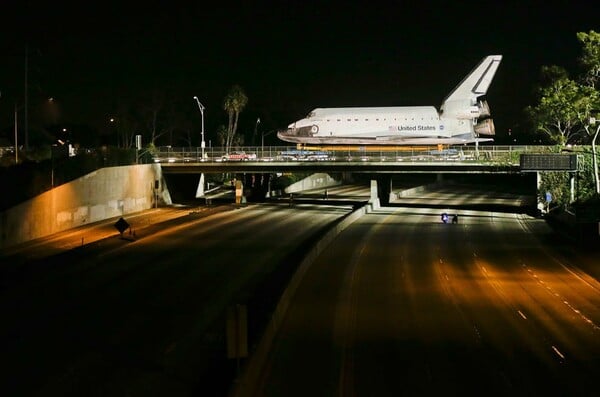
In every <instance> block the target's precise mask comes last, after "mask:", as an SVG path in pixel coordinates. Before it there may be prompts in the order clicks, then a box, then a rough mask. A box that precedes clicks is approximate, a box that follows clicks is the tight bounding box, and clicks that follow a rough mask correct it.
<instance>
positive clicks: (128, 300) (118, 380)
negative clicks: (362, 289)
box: [0, 187, 365, 396]
mask: <svg viewBox="0 0 600 397" xmlns="http://www.w3.org/2000/svg"><path fill="white" fill-rule="evenodd" d="M358 189H359V190H360V189H363V190H364V189H365V188H363V187H358ZM352 209H353V207H352V205H329V204H327V203H320V204H301V203H297V204H295V205H294V206H293V207H290V206H289V205H288V203H287V202H283V203H271V204H263V205H248V206H235V205H225V206H218V207H214V208H207V207H202V208H169V209H163V210H160V209H159V210H152V211H149V212H148V214H137V215H136V216H133V217H131V218H130V217H126V218H128V219H129V220H130V223H131V224H132V225H135V226H136V233H135V235H134V234H131V235H130V234H129V233H128V232H125V233H124V236H123V237H121V236H120V235H119V233H117V232H116V230H115V229H114V228H113V226H112V225H113V223H114V221H115V219H113V220H111V221H110V222H103V223H101V224H97V225H90V226H89V228H82V229H78V230H73V231H68V232H65V233H61V234H59V235H57V236H52V237H50V238H48V239H43V240H40V241H35V242H31V243H29V244H27V245H25V246H21V247H16V248H15V249H11V250H10V251H6V252H1V253H0V254H1V255H0V261H1V263H2V266H1V267H0V275H1V281H2V282H1V284H0V311H1V312H2V319H3V327H2V329H1V330H0V339H1V340H2V346H3V347H2V358H3V362H4V363H5V366H4V369H3V371H2V372H1V375H0V392H1V393H2V394H3V395H6V396H9V395H10V396H17V395H44V396H82V395H85V396H94V395H98V396H109V395H110V396H114V395H119V396H124V395H132V396H147V395H157V396H158V395H164V396H193V395H203V396H210V395H215V396H222V395H225V394H226V393H227V390H228V388H229V387H230V384H231V382H232V380H233V378H234V377H235V375H236V363H235V361H232V360H228V359H227V357H226V346H225V313H226V311H227V308H229V307H231V306H232V305H235V304H245V305H247V308H248V319H249V321H248V341H249V343H256V340H258V335H259V334H260V332H261V327H262V326H264V324H265V323H266V320H265V319H266V318H268V313H269V311H270V310H272V307H273V306H274V305H275V303H276V301H277V298H278V296H279V294H280V293H281V289H282V288H283V287H284V285H285V282H286V280H287V278H288V277H289V276H290V275H291V273H293V271H294V268H295V266H296V264H297V261H298V260H299V259H298V258H300V257H301V255H302V252H303V251H304V250H305V248H306V246H307V245H310V244H311V243H312V242H313V241H314V240H315V239H316V238H318V236H319V235H321V234H322V233H323V232H324V231H325V230H326V229H327V228H329V227H330V226H331V225H332V224H334V223H336V222H337V221H338V220H339V219H341V218H342V217H344V216H345V215H347V214H349V213H350V212H351V211H352ZM92 236H93V237H92ZM73 244H75V245H79V246H78V247H76V248H73V247H72V245H73Z"/></svg>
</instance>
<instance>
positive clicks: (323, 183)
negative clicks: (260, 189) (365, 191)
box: [285, 172, 342, 193]
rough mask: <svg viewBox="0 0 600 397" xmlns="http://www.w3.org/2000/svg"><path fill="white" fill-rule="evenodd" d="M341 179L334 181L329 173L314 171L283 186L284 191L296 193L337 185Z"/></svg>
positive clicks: (340, 182)
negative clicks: (314, 172) (299, 179)
mask: <svg viewBox="0 0 600 397" xmlns="http://www.w3.org/2000/svg"><path fill="white" fill-rule="evenodd" d="M341 184H342V181H336V180H335V179H333V178H332V177H331V176H330V175H329V174H326V173H322V172H320V173H316V174H312V175H310V176H308V177H306V178H304V179H302V180H301V181H298V182H296V183H293V184H291V185H290V186H288V187H286V188H285V193H296V192H302V191H304V190H310V189H318V188H321V187H329V186H338V185H341Z"/></svg>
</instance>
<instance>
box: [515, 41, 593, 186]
mask: <svg viewBox="0 0 600 397" xmlns="http://www.w3.org/2000/svg"><path fill="white" fill-rule="evenodd" d="M577 39H578V40H579V42H580V43H581V45H582V55H581V56H580V57H579V63H580V65H581V66H582V71H581V74H580V75H579V77H578V78H577V79H571V78H569V76H568V74H567V72H566V71H565V70H564V69H563V68H561V67H558V66H544V67H542V77H543V78H544V79H545V81H543V83H542V87H541V88H540V89H539V91H538V95H539V103H538V104H537V105H535V106H529V107H527V109H526V112H527V113H528V114H529V117H530V120H531V121H532V122H533V124H534V127H535V129H536V131H541V132H543V133H546V134H548V136H550V137H551V138H552V139H553V140H554V141H555V142H556V143H559V144H561V145H566V144H567V143H570V142H571V141H573V140H574V139H575V138H579V140H580V141H581V142H582V143H587V142H590V143H591V145H592V153H591V154H592V163H593V173H592V174H593V178H594V184H595V188H596V189H595V190H596V194H597V195H598V194H600V181H599V177H598V155H597V153H596V140H597V137H598V132H599V131H600V126H599V127H597V128H594V126H593V125H592V121H593V119H594V115H598V113H599V112H600V94H599V93H598V90H597V89H596V85H597V84H598V81H599V79H600V34H598V33H596V32H595V31H593V30H591V31H590V32H589V33H584V32H579V33H577Z"/></svg>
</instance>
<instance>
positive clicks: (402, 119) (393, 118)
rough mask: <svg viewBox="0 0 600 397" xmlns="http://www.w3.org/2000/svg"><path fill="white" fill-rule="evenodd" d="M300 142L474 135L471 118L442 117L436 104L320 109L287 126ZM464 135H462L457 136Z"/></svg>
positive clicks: (427, 140) (444, 138)
mask: <svg viewBox="0 0 600 397" xmlns="http://www.w3.org/2000/svg"><path fill="white" fill-rule="evenodd" d="M287 132H288V133H287V134H285V132H281V134H282V135H284V136H283V137H282V136H280V137H282V138H285V139H286V140H290V141H293V142H297V143H313V144H316V143H325V142H327V143H341V144H351V143H357V144H365V143H385V142H404V143H410V142H414V143H432V142H436V143H437V142H439V141H440V140H441V141H448V142H449V140H450V139H451V138H452V137H453V136H457V139H454V140H453V141H455V142H453V143H461V142H463V141H464V139H462V136H469V137H472V135H473V125H472V123H471V120H465V119H456V118H444V117H441V116H440V114H439V113H438V111H437V109H436V108H435V107H434V106H405V107H364V108H358V107H356V108H317V109H315V110H313V111H312V112H310V114H309V115H308V116H307V117H306V118H303V119H301V120H298V121H296V122H294V123H292V124H290V125H289V126H288V130H287ZM458 136H461V138H458Z"/></svg>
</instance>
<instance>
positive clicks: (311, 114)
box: [306, 110, 315, 119]
mask: <svg viewBox="0 0 600 397" xmlns="http://www.w3.org/2000/svg"><path fill="white" fill-rule="evenodd" d="M314 115H315V111H314V110H311V111H310V113H309V114H308V115H307V116H306V118H307V119H309V118H311V117H313V116H314Z"/></svg>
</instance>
